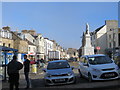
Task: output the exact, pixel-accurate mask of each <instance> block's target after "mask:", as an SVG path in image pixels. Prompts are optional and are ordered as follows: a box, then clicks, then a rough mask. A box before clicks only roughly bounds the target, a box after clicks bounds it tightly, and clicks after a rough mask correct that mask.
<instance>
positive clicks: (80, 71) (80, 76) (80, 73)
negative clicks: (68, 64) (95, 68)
mask: <svg viewBox="0 0 120 90" xmlns="http://www.w3.org/2000/svg"><path fill="white" fill-rule="evenodd" d="M78 72H79V75H80V77H82V73H81V71H80V69H78Z"/></svg>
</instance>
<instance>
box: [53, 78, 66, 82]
mask: <svg viewBox="0 0 120 90" xmlns="http://www.w3.org/2000/svg"><path fill="white" fill-rule="evenodd" d="M63 81H65V79H55V82H63Z"/></svg>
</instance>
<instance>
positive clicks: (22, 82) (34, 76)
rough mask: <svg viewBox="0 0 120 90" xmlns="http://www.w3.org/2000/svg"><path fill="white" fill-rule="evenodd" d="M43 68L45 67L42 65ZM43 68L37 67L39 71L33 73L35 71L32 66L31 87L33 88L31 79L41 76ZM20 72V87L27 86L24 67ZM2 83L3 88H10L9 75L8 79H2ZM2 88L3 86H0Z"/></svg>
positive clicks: (0, 82) (0, 83) (30, 74)
mask: <svg viewBox="0 0 120 90" xmlns="http://www.w3.org/2000/svg"><path fill="white" fill-rule="evenodd" d="M42 68H43V67H42ZM42 68H39V69H37V73H33V72H32V67H31V69H30V73H29V78H30V88H32V84H31V79H36V78H39V74H41V73H43V72H42ZM19 73H20V79H19V88H25V87H26V80H25V76H24V69H21V70H20V71H19ZM0 85H1V86H2V89H8V88H9V82H8V77H7V80H6V81H2V80H0ZM0 89H1V88H0Z"/></svg>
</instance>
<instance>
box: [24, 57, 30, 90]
mask: <svg viewBox="0 0 120 90" xmlns="http://www.w3.org/2000/svg"><path fill="white" fill-rule="evenodd" d="M29 71H30V61H29V60H28V59H27V55H24V74H25V79H26V82H27V86H26V89H28V88H29V87H30V81H29Z"/></svg>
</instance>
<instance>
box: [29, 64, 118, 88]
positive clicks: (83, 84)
mask: <svg viewBox="0 0 120 90" xmlns="http://www.w3.org/2000/svg"><path fill="white" fill-rule="evenodd" d="M70 65H71V66H74V67H75V69H74V70H73V71H74V73H75V75H76V78H77V81H76V83H75V84H69V85H56V86H49V87H47V88H102V87H103V88H105V87H108V86H109V87H110V88H114V89H115V87H118V86H119V85H120V79H117V80H109V81H94V82H88V80H87V79H85V78H80V77H79V73H78V62H75V63H70ZM43 76H44V72H43V71H42V70H41V69H39V73H38V74H36V75H31V76H30V77H31V85H32V88H41V87H42V88H45V85H44V81H43Z"/></svg>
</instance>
